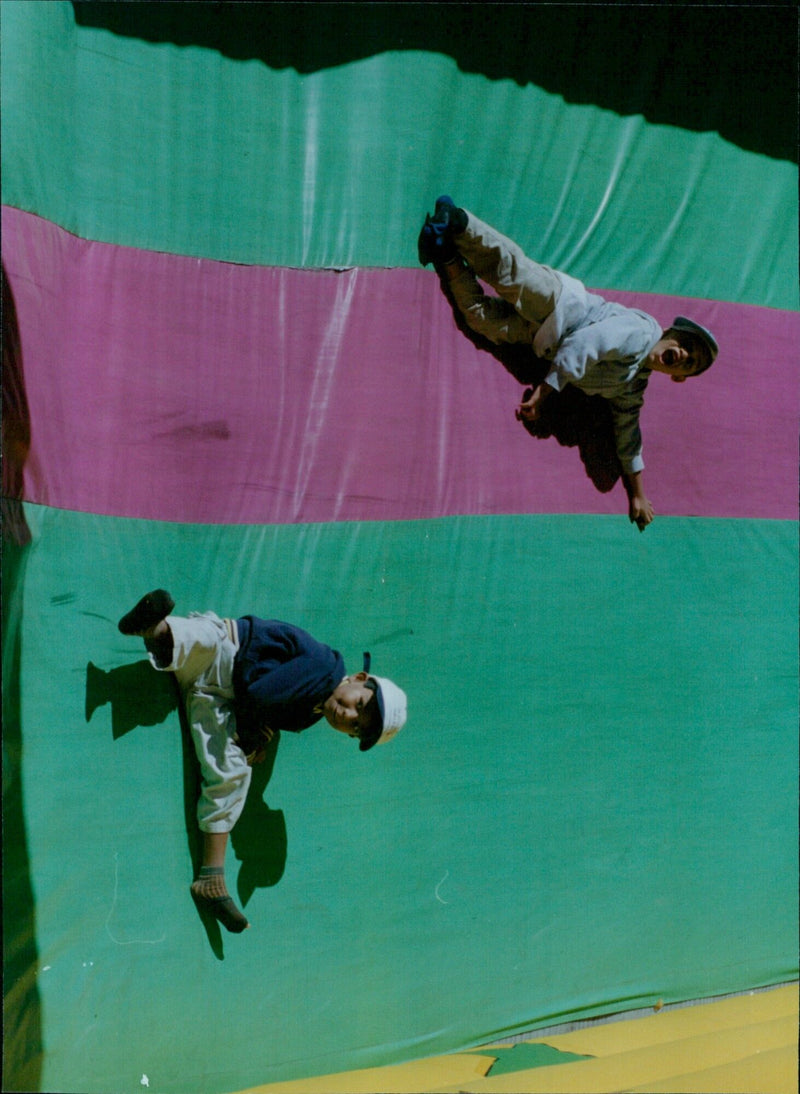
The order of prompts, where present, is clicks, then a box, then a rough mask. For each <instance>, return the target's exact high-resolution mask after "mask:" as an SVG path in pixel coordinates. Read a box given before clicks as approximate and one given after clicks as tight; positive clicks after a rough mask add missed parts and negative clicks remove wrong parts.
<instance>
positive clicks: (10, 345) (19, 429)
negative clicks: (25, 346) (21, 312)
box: [0, 266, 31, 545]
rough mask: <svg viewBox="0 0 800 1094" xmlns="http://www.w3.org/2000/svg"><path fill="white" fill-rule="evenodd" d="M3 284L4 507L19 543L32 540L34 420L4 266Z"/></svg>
mask: <svg viewBox="0 0 800 1094" xmlns="http://www.w3.org/2000/svg"><path fill="white" fill-rule="evenodd" d="M2 286H3V367H2V394H3V419H2V422H3V426H2V461H3V463H2V466H3V471H2V483H3V495H2V508H1V509H0V518H2V524H3V538H4V539H5V540H10V541H11V542H13V543H18V544H20V545H23V544H26V543H30V539H31V533H30V529H29V528H28V525H27V522H26V520H25V513H24V511H23V509H22V505H21V502H22V499H23V497H24V487H25V484H24V479H23V472H24V468H25V463H26V461H27V459H28V453H29V451H30V447H31V420H30V412H29V410H28V396H27V392H26V390H25V373H24V370H23V365H22V339H21V337H20V333H19V321H18V319H17V306H16V303H15V302H14V294H13V292H12V291H11V284H10V282H9V280H8V277H7V276H6V268H5V266H3V267H2Z"/></svg>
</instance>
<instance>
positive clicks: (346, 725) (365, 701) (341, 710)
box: [322, 672, 377, 737]
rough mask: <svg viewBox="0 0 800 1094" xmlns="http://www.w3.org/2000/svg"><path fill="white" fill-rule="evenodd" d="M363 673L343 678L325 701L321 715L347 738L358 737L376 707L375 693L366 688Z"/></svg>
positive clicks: (365, 679)
mask: <svg viewBox="0 0 800 1094" xmlns="http://www.w3.org/2000/svg"><path fill="white" fill-rule="evenodd" d="M368 679H369V677H368V676H367V674H366V673H365V672H358V673H356V674H355V676H345V678H344V680H342V682H341V683H340V684H339V685H338V686H337V687H336V688H335V689H334V691H333V693H332V694H331V695H330V696H329V697H328V698H327V699H326V700H325V702H324V704H323V707H322V713H323V714H324V715H325V717H326V718H327V720H328V722H329V724H330V725H332V726H333V728H334V729H337V730H338V731H339V732H340V733H346V734H347V735H348V737H359V736H360V735H361V731H362V730H363V729H366V728H367V726H368V725H369V723H370V721H371V720H372V717H373V714H374V713H375V709H376V707H377V700H376V698H375V692H374V691H373V690H372V688H368V687H367V686H366V681H367V680H368Z"/></svg>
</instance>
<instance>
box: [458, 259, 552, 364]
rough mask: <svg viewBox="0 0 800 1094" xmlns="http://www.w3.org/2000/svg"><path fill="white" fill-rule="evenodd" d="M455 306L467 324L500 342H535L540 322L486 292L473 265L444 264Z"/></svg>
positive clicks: (490, 338)
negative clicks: (529, 320) (535, 321)
mask: <svg viewBox="0 0 800 1094" xmlns="http://www.w3.org/2000/svg"><path fill="white" fill-rule="evenodd" d="M444 270H445V272H446V275H447V279H448V283H449V285H450V291H451V292H452V294H453V299H454V300H455V302H456V307H457V308H458V310H459V311H460V312H461V314H462V315H463V316H464V320H465V322H466V324H467V326H468V327H470V328H471V329H472V330H474V331H476V332H477V333H478V334H481V335H483V337H484V338H488V339H489V341H490V342H494V343H495V345H498V344H499V343H501V342H527V343H528V344H530V343H531V342H533V338H534V335H535V334H536V331H537V330H538V329H539V324H538V323H529V322H528V320H527V319H524V318H523V317H522V316H521V315H520V314H519V312H517V311H515V310H514V308H513V307H512V306H511V304H509V303H508V301H506V300H501V299H500V298H499V297H497V296H487V295H486V293H485V292H484V291H483V289H482V288H481V287H480V285H479V284H478V280H477V278H476V277H475V274H474V273H473V272H472V270H471V269H468V268H466V267H464V265H463V264H462V263H461V262H459V261H456V262H451V263H447V264H446V265H445V266H444Z"/></svg>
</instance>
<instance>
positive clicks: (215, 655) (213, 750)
mask: <svg viewBox="0 0 800 1094" xmlns="http://www.w3.org/2000/svg"><path fill="white" fill-rule="evenodd" d="M167 624H168V626H169V628H170V630H171V631H172V642H173V652H172V661H171V662H170V664H169V665H166V666H165V665H158V664H156V661H155V658H154V656H153V654H152V653H151V654H150V661H151V664H152V665H153V666H154V667H155V668H157V669H159V670H160V671H161V672H173V673H174V674H175V678H176V679H177V681H178V684H179V685H180V689H181V694H182V696H183V701H184V706H185V708H186V717H187V719H188V721H189V729H190V731H191V734H192V741H193V743H194V748H195V752H196V753H197V759H198V760H199V762H200V772H201V775H202V780H203V786H202V792H201V795H200V801H199V802H198V805H197V821H198V824H199V826H200V830H201V831H202V832H230V830H231V829H232V828H233V826H234V824H236V821H237V820H238V819H239V816H240V814H241V812H242V809H243V808H244V803H245V799H246V798H247V791H248V789H249V787H250V777H251V774H252V772H251V769H250V767H249V766H248V763H247V758H246V757H245V754H244V752H243V751H242V749H241V748H239V746H238V744H236V742H235V740H234V737H235V735H236V717H235V715H234V712H233V697H234V696H233V659H234V655H235V653H236V651H237V649H238V648H239V639H238V635H237V633H236V625H235V624H234V623H233V622H232V621H231V620H224V619H220V617H219V616H218V615H215V614H214V612H191V613H190V615H189V616H188V618H184V617H183V616H175V615H170V616H168V617H167Z"/></svg>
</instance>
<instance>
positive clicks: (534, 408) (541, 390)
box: [514, 383, 553, 422]
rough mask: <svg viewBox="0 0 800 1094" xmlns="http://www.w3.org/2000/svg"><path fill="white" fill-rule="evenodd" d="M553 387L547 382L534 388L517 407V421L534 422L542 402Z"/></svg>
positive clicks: (539, 413)
mask: <svg viewBox="0 0 800 1094" xmlns="http://www.w3.org/2000/svg"><path fill="white" fill-rule="evenodd" d="M552 390H553V389H552V388H551V387H550V385H549V384H545V383H542V384H539V386H538V387H536V388H534V389H533V391H532V392H531V394H530V395H529V396H528V398H527V399H524V400H523V401H522V402H521V403H520V404H519V406H518V407H517V409H516V411H515V412H514V413H515V416H516V419H517V421H518V422H522V421H525V422H535V421H536V419H537V418H538V417H539V416H540V415H541V413H542V403H543V402H544V401H545V399H546V398H547V396H548V395H549V394H550V392H551V391H552Z"/></svg>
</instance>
